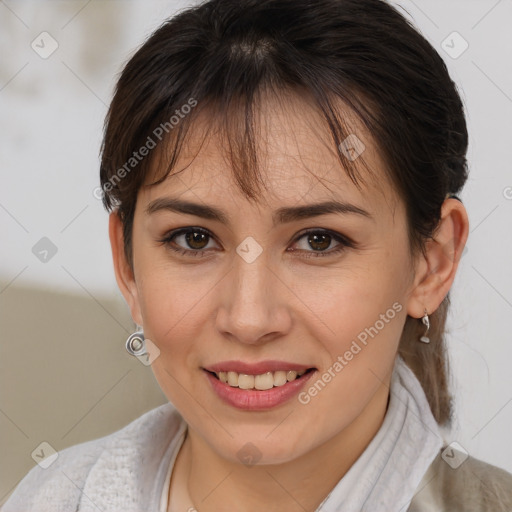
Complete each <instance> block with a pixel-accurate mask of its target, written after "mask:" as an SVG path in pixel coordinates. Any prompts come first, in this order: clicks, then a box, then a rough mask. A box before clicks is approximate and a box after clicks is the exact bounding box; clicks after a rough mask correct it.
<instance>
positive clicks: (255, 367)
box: [203, 360, 313, 375]
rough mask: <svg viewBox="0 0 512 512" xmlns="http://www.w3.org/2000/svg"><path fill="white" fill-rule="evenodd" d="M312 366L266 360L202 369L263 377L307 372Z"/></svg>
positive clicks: (224, 364)
mask: <svg viewBox="0 0 512 512" xmlns="http://www.w3.org/2000/svg"><path fill="white" fill-rule="evenodd" d="M310 368H313V367H312V366H305V365H303V364H297V363H290V362H288V361H276V360H267V361H260V362H258V363H246V362H244V361H222V362H220V363H216V364H212V365H211V366H205V367H204V368H203V369H204V370H208V371H209V372H215V373H219V372H236V373H244V374H245V375H263V374H264V373H267V372H277V371H279V370H284V371H288V370H295V371H296V372H300V371H302V370H309V369H310Z"/></svg>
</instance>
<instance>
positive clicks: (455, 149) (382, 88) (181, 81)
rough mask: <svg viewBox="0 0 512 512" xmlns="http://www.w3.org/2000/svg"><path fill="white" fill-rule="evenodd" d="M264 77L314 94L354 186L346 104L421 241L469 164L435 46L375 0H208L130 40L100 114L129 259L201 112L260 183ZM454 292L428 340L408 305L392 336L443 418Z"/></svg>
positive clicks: (239, 173) (276, 85)
mask: <svg viewBox="0 0 512 512" xmlns="http://www.w3.org/2000/svg"><path fill="white" fill-rule="evenodd" d="M264 91H274V92H276V95H277V96H280V97H281V98H286V95H290V94H297V95H299V96H300V97H301V99H304V101H310V102H312V104H313V105H315V106H316V108H317V111H318V112H319V113H321V114H322V116H323V119H325V122H326V123H327V126H328V128H329V132H330V134H331V136H332V140H333V143H334V146H335V149H336V152H337V155H338V157H339V159H340V163H341V167H342V169H343V170H344V171H345V172H347V174H348V176H349V177H350V179H351V180H352V182H353V183H354V184H355V185H356V186H358V187H359V186H360V184H359V183H360V181H363V177H362V173H360V172H359V173H358V172H357V169H358V168H356V165H355V164H356V161H354V162H352V161H351V159H350V158H346V156H345V155H344V154H343V151H342V150H341V144H342V141H344V140H345V139H346V137H347V135H348V133H349V128H348V127H347V125H346V123H345V122H344V119H343V115H342V114H341V113H340V112H339V111H338V109H337V105H339V104H343V105H344V106H347V107H348V108H349V109H350V111H351V112H354V113H355V115H356V117H357V119H358V120H360V121H361V122H362V123H363V126H364V127H365V128H366V130H367V131H368V133H369V134H371V136H372V138H373V139H374V140H375V141H376V144H377V148H378V150H379V152H380V153H379V154H380V156H381V158H382V159H383V160H384V162H385V163H386V166H385V167H386V168H385V169H384V171H385V173H386V174H387V177H388V179H389V180H390V183H391V184H392V185H393V186H394V189H395V190H396V192H397V194H398V197H400V198H401V199H402V200H403V202H404V204H405V209H406V217H407V229H408V240H409V244H410V249H411V254H413V255H415V254H418V252H422V253H423V254H424V255H425V244H426V242H427V241H428V240H429V239H431V238H432V237H433V234H434V233H435V230H436V228H437V226H438V225H439V221H440V216H441V206H442V204H443V202H444V200H445V199H446V197H447V195H448V194H457V193H458V192H459V191H460V190H461V189H462V187H463V185H464V183H465V181H466V179H467V175H468V173H467V161H466V151H467V145H468V134H467V128H466V121H465V117H464V111H463V105H462V101H461V99H460V97H459V94H458V92H457V87H456V85H455V83H454V82H453V81H452V80H451V78H450V76H449V73H448V70H447V68H446V65H445V63H444V62H443V60H442V58H441V57H440V55H439V54H438V53H437V51H436V50H435V49H434V48H433V47H432V46H431V45H430V43H429V42H428V41H427V40H426V39H425V38H424V37H423V36H422V35H421V34H420V33H419V32H418V31H417V30H416V29H415V28H414V27H413V25H412V24H411V23H410V22H409V21H408V20H407V19H406V18H405V17H404V16H403V15H402V14H401V13H399V12H398V11H397V10H396V8H394V7H392V6H391V5H389V4H388V3H387V2H385V1H383V0H315V1H314V2H311V1H310V0H208V1H206V2H203V3H201V4H199V5H196V6H193V7H191V8H188V9H186V10H183V11H181V12H179V13H178V14H176V15H175V16H174V17H172V18H170V19H168V20H167V21H165V22H164V23H163V24H162V25H161V26H160V27H159V28H158V29H157V30H156V31H155V32H154V33H153V34H152V35H151V36H150V37H149V38H148V39H147V40H146V41H145V42H144V44H143V45H142V46H141V47H140V48H139V49H138V50H137V51H136V52H135V53H134V55H133V56H132V57H131V58H130V59H129V61H128V62H127V64H126V65H125V67H124V69H123V71H122V72H121V74H120V77H119V80H118V82H117V85H116V88H115V92H114V97H113V100H112V102H111V105H110V108H109V111H108V113H107V116H106V120H105V131H104V139H103V144H102V148H101V169H100V178H101V186H102V191H103V203H104V206H105V208H106V209H107V211H113V210H114V209H116V211H117V213H118V215H119V217H120V218H121V221H122V225H123V235H124V250H125V254H126V257H127V260H128V261H129V263H130V265H133V249H132V227H133V218H134V212H135V206H136V201H137V195H138V192H139V190H140V189H141V187H143V186H152V185H155V184H157V183H161V182H162V181H163V180H164V179H165V178H166V177H167V176H168V175H169V173H170V172H171V171H172V170H173V169H174V167H175V164H176V161H177V159H178V156H179V154H180V151H181V147H182V145H183V142H184V140H185V137H186V135H187V133H188V130H189V128H190V126H193V121H194V120H195V119H197V116H198V115H199V113H200V112H206V114H207V119H209V121H210V125H211V126H214V125H216V126H220V127H222V133H223V134H225V135H226V139H225V140H226V142H225V148H224V149H225V150H226V151H228V149H229V151H228V153H229V157H230V164H231V169H232V176H233V179H234V181H235V183H236V184H237V186H238V188H239V189H240V191H241V192H242V193H243V194H244V196H245V197H246V198H247V199H248V200H251V201H253V200H257V199H258V198H260V197H261V188H260V186H261V184H262V180H261V174H260V171H259V168H258V158H257V153H258V151H257V149H256V148H257V146H256V141H255V135H254V133H255V127H254V112H255V111H257V109H258V106H259V105H260V104H261V101H263V100H262V98H263V92H264ZM164 132H165V133H164ZM161 141H163V143H161ZM223 145H224V144H223ZM155 146H158V148H157V151H152V148H154V147H155ZM144 148H145V151H144ZM164 148H165V150H164ZM139 153H140V154H139ZM363 156H364V155H363ZM359 160H362V162H363V163H364V158H363V159H358V163H359ZM366 168H367V170H368V171H370V169H368V166H366ZM150 178H155V179H154V180H153V181H151V180H150ZM449 301H450V299H449V294H448V295H447V296H446V297H445V299H444V300H443V301H442V303H441V305H440V306H439V307H438V309H437V310H436V311H435V312H433V313H431V314H430V331H429V337H430V339H431V343H430V344H428V345H427V344H423V343H419V342H418V341H417V340H418V338H419V336H421V335H422V334H423V329H424V326H423V325H422V323H421V322H419V321H418V319H415V318H412V317H410V316H407V319H406V321H405V325H404V329H403V332H402V336H401V339H400V344H399V349H398V353H399V354H400V355H401V356H402V357H403V359H404V360H405V362H406V364H407V365H408V366H409V367H410V368H411V369H412V370H413V372H414V373H415V375H416V376H417V378H418V380H419V381H420V383H421V385H422V387H423V389H424V391H425V394H426V397H427V399H428V402H429V405H430V408H431V410H432V413H433V416H434V417H435V419H436V421H437V422H438V423H439V424H441V425H443V424H445V423H451V420H452V412H453V411H452V397H451V396H450V393H449V390H448V382H447V380H448V375H449V368H448V359H447V356H446V349H445V323H446V316H447V311H448V307H449Z"/></svg>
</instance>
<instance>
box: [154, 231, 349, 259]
mask: <svg viewBox="0 0 512 512" xmlns="http://www.w3.org/2000/svg"><path fill="white" fill-rule="evenodd" d="M190 232H195V233H203V234H205V235H207V236H208V237H210V238H215V237H214V236H213V235H212V234H211V233H210V232H209V231H208V230H206V229H203V228H194V227H188V228H180V229H176V230H174V231H170V232H169V233H167V234H166V235H165V236H164V237H163V238H161V239H160V240H158V242H159V243H161V244H163V245H166V246H167V247H168V248H169V249H171V250H172V251H174V252H176V253H179V254H182V255H184V256H192V257H203V255H204V254H205V252H206V251H205V250H204V249H197V250H193V249H183V248H178V247H175V246H173V245H172V243H171V242H172V241H173V239H174V238H175V237H177V236H179V235H183V234H186V233H190ZM310 234H322V235H329V236H330V237H331V238H332V239H333V240H335V241H336V242H339V245H338V246H337V248H335V249H331V250H329V251H304V250H303V249H294V250H293V251H290V252H306V253H310V254H309V255H308V256H304V257H305V258H318V257H320V258H322V257H327V256H332V255H336V254H339V253H341V252H342V251H344V250H346V249H347V248H353V247H355V243H354V242H352V241H351V240H350V239H348V238H347V237H345V236H342V235H340V234H339V233H336V232H333V231H329V230H327V229H309V230H307V231H303V232H302V233H299V234H298V235H297V237H296V238H295V239H294V241H293V243H296V242H298V241H299V240H300V239H301V238H304V237H305V236H307V235H310Z"/></svg>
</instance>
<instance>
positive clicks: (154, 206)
mask: <svg viewBox="0 0 512 512" xmlns="http://www.w3.org/2000/svg"><path fill="white" fill-rule="evenodd" d="M162 210H164V211H171V212H176V213H183V214H186V215H194V216H196V217H201V218H203V219H209V220H215V221H218V222H221V223H223V224H229V216H228V215H227V214H226V212H224V211H223V210H221V209H219V208H216V207H214V206H209V205H205V204H199V203H193V202H191V201H186V200H184V199H178V198H173V197H161V198H158V199H155V200H153V201H151V202H150V203H149V205H148V206H147V208H146V214H147V215H151V214H153V213H156V212H159V211H162ZM329 213H341V214H349V213H351V214H356V215H360V216H362V217H366V218H368V219H371V220H375V219H374V218H373V217H372V215H370V213H368V212H367V211H366V210H363V209H362V208H360V207H359V206H356V205H354V204H350V203H346V202H341V201H324V202H321V203H314V204H307V205H301V206H285V207H281V208H278V209H277V210H276V211H275V212H274V214H273V216H272V219H273V222H274V225H276V224H285V223H289V222H293V221H297V220H300V219H308V218H311V217H318V216H320V215H326V214H329Z"/></svg>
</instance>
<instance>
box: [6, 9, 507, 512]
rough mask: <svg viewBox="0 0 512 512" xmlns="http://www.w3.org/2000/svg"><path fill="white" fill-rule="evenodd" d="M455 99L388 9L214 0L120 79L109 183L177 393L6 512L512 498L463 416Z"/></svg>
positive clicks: (129, 279) (119, 246)
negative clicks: (454, 389) (450, 358)
mask: <svg viewBox="0 0 512 512" xmlns="http://www.w3.org/2000/svg"><path fill="white" fill-rule="evenodd" d="M467 144H468V135H467V130H466V123H465V118H464V112H463V106H462V103H461V100H460V97H459V95H458V92H457V90H456V87H455V85H454V83H453V82H452V80H451V79H450V77H449V75H448V72H447V69H446V66H445V65H444V63H443V61H442V59H441V57H440V56H439V55H438V54H437V52H436V51H435V50H434V49H433V48H432V46H431V45H430V44H429V43H428V42H427V41H426V40H425V39H424V38H423V37H422V36H421V35H420V34H419V33H418V32H417V31H416V30H414V29H413V28H412V27H411V25H410V24H409V23H408V22H407V21H406V20H405V19H404V18H403V17H402V16H401V15H400V14H399V13H398V12H397V11H396V10H394V9H393V8H392V7H391V6H390V5H388V4H387V3H385V2H384V1H382V0H317V1H315V2H308V1H303V0H258V1H255V0H243V1H238V0H237V1H234V0H210V1H207V2H205V3H203V4H201V5H199V6H197V7H194V8H190V9H188V10H185V11H183V12H181V13H180V14H178V15H177V16H175V17H174V18H172V19H170V20H169V21H167V22H166V23H165V24H164V25H162V27H160V28H159V29H158V30H157V31H156V32H155V33H154V34H153V35H152V36H151V37H150V38H149V39H148V40H147V41H146V42H145V43H144V45H143V46H142V47H141V48H140V49H139V50H138V51H137V53H136V54H135V55H134V56H133V57H132V58H131V59H130V61H129V62H128V63H127V65H126V67H125V69H124V70H123V73H122V74H121V76H120V78H119V81H118V84H117V88H116V91H115V95H114V99H113V101H112V103H111V106H110V110H109V112H108V116H107V120H106V127H105V136H104V143H103V147H102V161H101V184H102V191H103V193H104V196H103V200H104V204H105V206H106V208H107V209H108V210H109V211H111V214H110V240H111V244H112V253H113V259H114V265H115V272H116V278H117V282H118V284H119V287H120V289H121V292H122V293H123V295H124V297H125V299H126V302H127V303H128V305H129V307H130V310H131V315H132V318H133V320H134V321H135V322H136V323H137V324H138V325H139V326H141V330H139V331H138V332H136V333H134V334H133V335H132V336H130V338H129V339H128V340H127V344H126V348H127V350H128V351H129V352H130V353H131V354H133V355H134V356H137V357H140V358H142V359H143V360H144V361H145V363H146V364H151V367H152V369H153V372H154V374H155V377H156V379H157V381H158V383H159V385H160V386H161V388H162V390H163V391H164V393H165V394H166V396H167V397H168V399H169V402H170V403H169V404H166V405H164V406H161V407H158V408H157V409H154V410H152V411H150V412H148V413H146V414H144V415H143V416H141V417H140V418H138V419H137V420H135V421H134V422H132V423H131V424H129V425H127V426H126V427H125V428H123V429H121V430H120V431H118V432H114V433H113V434H111V435H109V436H106V437H104V438H101V439H96V440H93V441H89V442H87V443H82V444H80V445H76V446H73V447H70V448H67V449H65V450H63V451H62V452H60V453H59V457H58V459H57V460H56V461H55V462H54V463H53V464H52V465H51V466H50V467H48V468H47V469H46V470H43V469H42V468H40V467H36V468H34V469H33V470H31V472H30V473H29V474H28V475H27V476H26V477H25V479H24V480H23V481H22V483H21V484H20V485H19V486H18V488H17V489H16V491H15V492H14V494H13V495H12V496H11V498H10V500H9V501H8V502H7V503H6V505H5V506H4V507H3V509H2V510H4V511H5V512H10V511H15V510H16V511H19V510H24V511H28V510H38V511H41V510H52V511H55V510H62V511H64V510H66V511H69V510H80V511H82V512H83V511H86V510H103V511H107V510H119V511H120V510H123V511H142V510H144V511H149V510H155V511H156V510H159V511H162V512H163V511H173V512H174V511H186V510H188V511H192V510H198V511H200V512H210V511H224V510H243V511H248V512H251V511H259V510H279V511H290V512H291V511H299V510H308V511H309V510H311V511H313V510H321V511H324V512H328V511H334V510H343V511H360V510H365V511H366V510H367V511H372V512H381V511H382V512H390V511H406V510H409V511H415V512H417V511H423V512H425V511H430V510H450V511H459V510H460V511H477V510H478V511H481V510H492V511H505V510H507V511H509V510H511V507H512V475H510V474H509V473H507V472H505V471H504V470H501V469H499V468H497V467H494V466H491V465H489V464H486V463H484V462H482V461H479V460H476V459H474V458H472V457H470V456H468V454H467V453H466V452H465V451H464V449H463V448H462V447H460V446H458V445H453V444H450V445H448V442H447V441H446V440H445V439H444V438H443V436H442V434H441V430H440V429H441V428H442V427H449V425H450V421H451V416H452V398H451V396H450V393H449V390H448V386H447V377H448V369H447V361H446V353H445V340H444V327H445V320H446V315H447V309H448V305H449V291H450V288H451V286H452V283H453V281H454V278H455V275H456V271H457V268H458V262H459V259H460V256H461V254H462V251H463V249H464V246H465V243H466V240H467V236H468V217H467V213H466V210H465V208H464V206H463V204H462V203H461V201H460V200H459V199H458V198H457V196H456V194H459V193H460V191H461V190H462V187H463V185H464V183H465V181H466V179H467V164H466V158H465V155H466V150H467Z"/></svg>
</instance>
